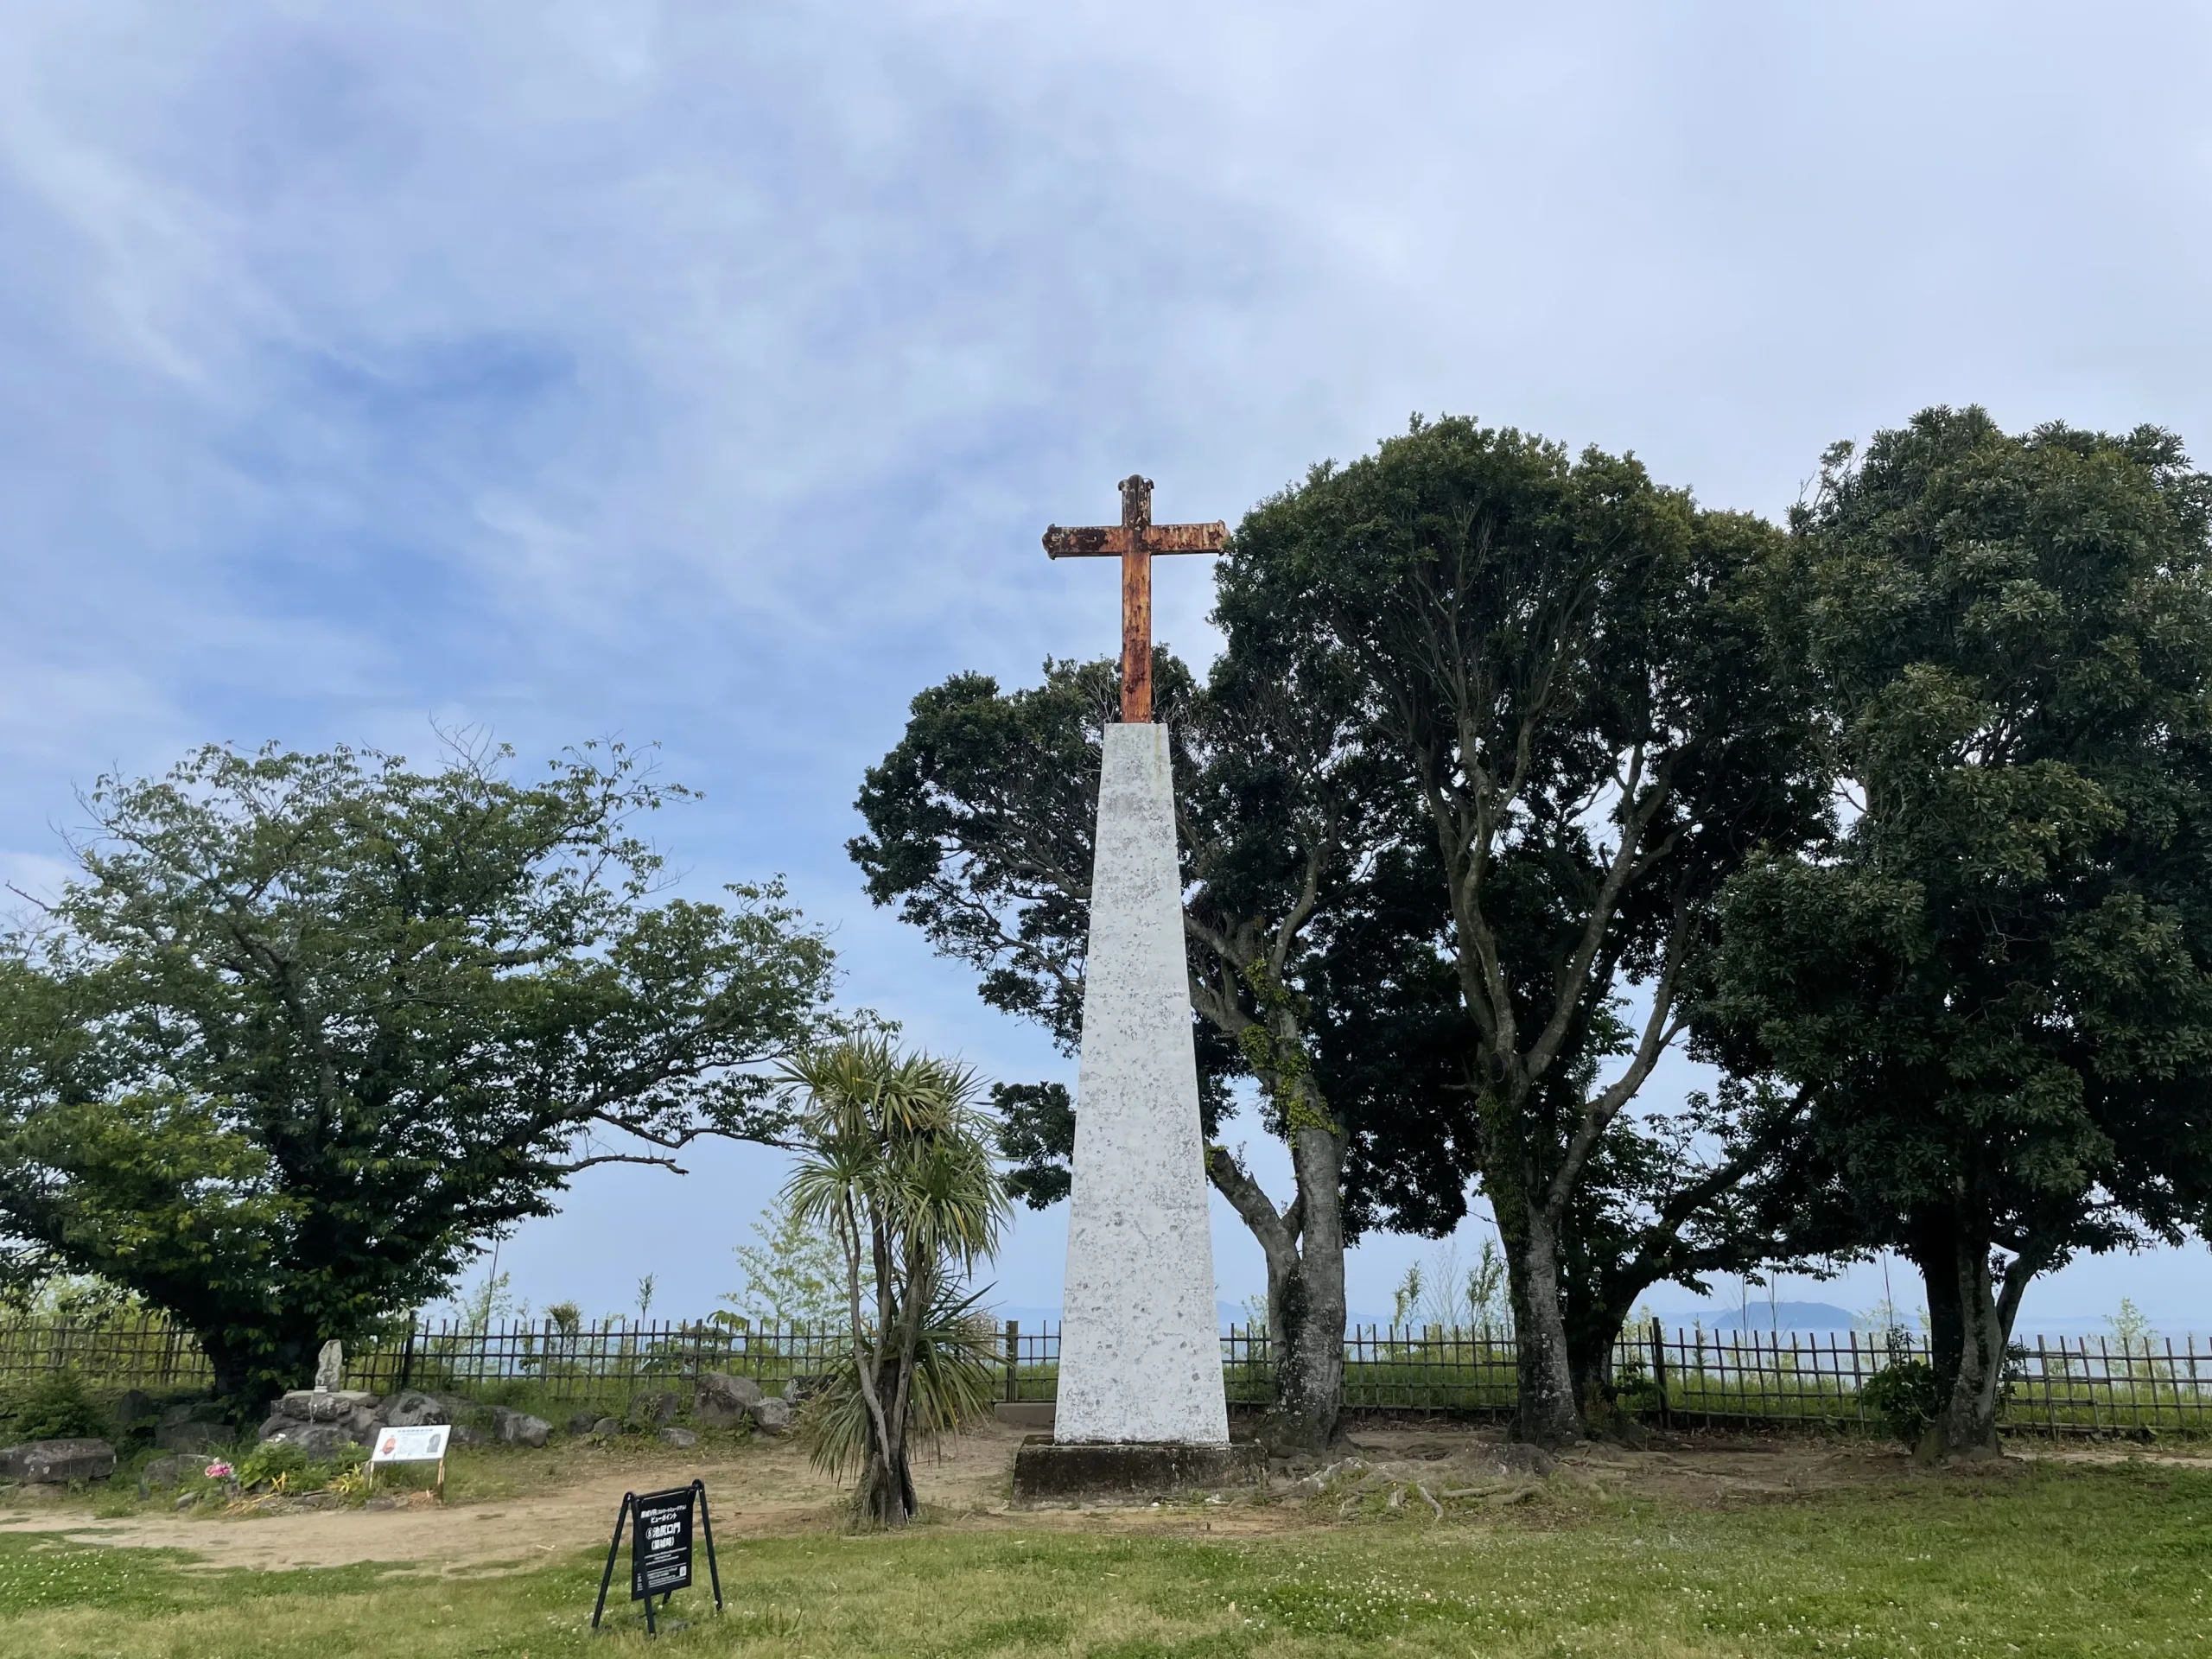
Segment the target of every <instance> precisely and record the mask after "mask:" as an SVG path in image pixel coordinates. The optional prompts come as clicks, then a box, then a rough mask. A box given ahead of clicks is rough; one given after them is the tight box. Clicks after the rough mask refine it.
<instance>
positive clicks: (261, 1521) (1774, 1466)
mask: <svg viewBox="0 0 2212 1659" xmlns="http://www.w3.org/2000/svg"><path fill="white" fill-rule="evenodd" d="M1023 1433H1024V1431H1022V1430H1020V1429H1015V1428H1008V1427H1001V1426H999V1425H996V1424H993V1425H989V1426H987V1427H981V1428H978V1429H976V1430H974V1431H972V1432H970V1433H967V1434H964V1435H962V1436H961V1437H959V1438H958V1439H957V1440H953V1441H950V1442H949V1443H948V1444H947V1445H946V1446H945V1448H944V1455H943V1456H941V1457H938V1458H934V1459H931V1458H925V1459H924V1460H923V1461H922V1462H921V1464H920V1465H918V1467H917V1469H916V1471H915V1475H916V1481H917V1484H918V1487H919V1489H920V1494H921V1497H922V1501H923V1503H924V1505H925V1517H924V1524H926V1525H930V1526H938V1527H950V1528H959V1529H1009V1528H1021V1529H1086V1530H1098V1529H1105V1530H1113V1531H1133V1532H1147V1533H1170V1534H1173V1533H1182V1534H1196V1533H1212V1534H1230V1535H1235V1534H1244V1535H1250V1534H1255V1533H1276V1532H1287V1531H1294V1530H1297V1529H1304V1528H1312V1527H1327V1526H1334V1525H1339V1524H1344V1522H1346V1520H1347V1518H1348V1517H1349V1516H1351V1515H1352V1514H1354V1513H1356V1512H1358V1511H1359V1510H1362V1509H1365V1510H1372V1509H1373V1508H1375V1507H1376V1503H1387V1504H1388V1505H1389V1507H1391V1508H1401V1507H1408V1506H1410V1507H1411V1508H1412V1509H1413V1510H1414V1513H1416V1514H1423V1513H1427V1510H1440V1511H1446V1512H1450V1513H1452V1514H1454V1515H1455V1516H1458V1515H1469V1514H1472V1515H1481V1514H1483V1513H1486V1512H1491V1511H1496V1512H1498V1513H1499V1514H1500V1515H1501V1516H1503V1515H1511V1516H1521V1517H1525V1518H1526V1520H1527V1521H1528V1522H1529V1523H1531V1524H1545V1523H1547V1522H1548V1521H1551V1520H1553V1519H1555V1518H1556V1517H1557V1516H1560V1514H1561V1513H1562V1511H1563V1510H1573V1508H1575V1507H1578V1506H1579V1505H1580V1504H1581V1503H1586V1502H1592V1501H1595V1502H1601V1503H1610V1502H1621V1503H1635V1502H1637V1501H1638V1500H1639V1499H1646V1498H1648V1499H1651V1500H1656V1501H1658V1502H1662V1503H1675V1504H1683V1505H1688V1506H1691V1507H1694V1508H1712V1507H1722V1506H1728V1505H1734V1504H1745V1503H1776V1502H1789V1501H1792V1500H1802V1499H1805V1498H1808V1497H1816V1496H1818V1495H1820V1494H1821V1493H1824V1492H1834V1491H1844V1490H1848V1489H1853V1488H1857V1489H1866V1488H1878V1487H1904V1486H1908V1485H1910V1484H1915V1483H1918V1482H1923V1481H1927V1480H1931V1479H1936V1480H1964V1481H1975V1482H1996V1481H2003V1480H2006V1479H2009V1478H2013V1477H2014V1476H2016V1475H2017V1474H2018V1472H2019V1471H2021V1470H2022V1469H2023V1468H2024V1467H2026V1466H2027V1464H2028V1462H2030V1461H2032V1460H2034V1459H2059V1460H2062V1461H2074V1462H2082V1461H2111V1460H2119V1459H2124V1458H2128V1457H2147V1458H2152V1459H2157V1460H2159V1461H2177V1462H2189V1461H2196V1462H2199V1463H2201V1462H2202V1459H2191V1458H2190V1457H2189V1456H2188V1455H2187V1454H2186V1453H2185V1452H2175V1451H2173V1450H2171V1449H2170V1448H2168V1449H2161V1450H2158V1451H2151V1450H2148V1449H2145V1448H2140V1447H2128V1446H2113V1447H2107V1446H2086V1447H2078V1448H2074V1447H2069V1448H2061V1449H2058V1450H2052V1449H2050V1448H2048V1447H2036V1448H2032V1449H2030V1450H2027V1451H2025V1452H2021V1453H2019V1454H2017V1455H2014V1456H2010V1457H2007V1458H2005V1459H2000V1460H1999V1461H1997V1462H1995V1463H1991V1464H1985V1465H1979V1466H1974V1467H1968V1468H1963V1469H1955V1470H1944V1471H1928V1470H1923V1469H1919V1468H1916V1466H1915V1465H1913V1463H1912V1461H1911V1460H1910V1459H1909V1458H1908V1457H1907V1456H1906V1455H1905V1454H1904V1452H1902V1451H1898V1450H1896V1449H1893V1448H1891V1447H1887V1446H1878V1445H1872V1444H1869V1443H1867V1442H1865V1441H1860V1440H1838V1439H1828V1438H1818V1437H1812V1436H1796V1435H1779V1434H1777V1435H1772V1436H1745V1435H1724V1434H1699V1435H1680V1436H1673V1437H1661V1438H1658V1439H1655V1440H1653V1441H1652V1442H1651V1443H1649V1444H1648V1445H1645V1446H1639V1447H1628V1446H1615V1445H1608V1444H1592V1445H1589V1446H1582V1447H1579V1448H1577V1449H1576V1450H1574V1451H1573V1452H1568V1453H1567V1454H1566V1455H1565V1456H1564V1457H1562V1458H1560V1459H1558V1460H1557V1463H1556V1465H1555V1466H1537V1467H1531V1466H1529V1459H1528V1458H1527V1456H1526V1454H1525V1452H1522V1449H1521V1448H1513V1447H1508V1446H1505V1445H1504V1443H1503V1437H1502V1435H1501V1434H1500V1433H1498V1431H1497V1430H1496V1429H1494V1428H1468V1427H1456V1426H1447V1427H1421V1428H1363V1429H1358V1430H1355V1431H1354V1432H1353V1433H1351V1436H1350V1437H1349V1439H1348V1440H1347V1442H1346V1443H1345V1445H1344V1446H1343V1447H1341V1448H1340V1452H1339V1456H1338V1459H1336V1460H1335V1461H1334V1462H1333V1464H1332V1465H1329V1467H1331V1468H1332V1469H1333V1472H1332V1473H1329V1474H1328V1478H1327V1479H1326V1481H1325V1482H1324V1483H1321V1490H1319V1491H1312V1490H1307V1489H1300V1487H1298V1486H1297V1485H1295V1484H1294V1477H1284V1476H1281V1475H1278V1476H1276V1477H1275V1478H1273V1479H1271V1481H1270V1482H1269V1483H1268V1485H1267V1486H1266V1487H1265V1488H1262V1489H1261V1490H1259V1491H1250V1492H1244V1493H1234V1494H1228V1495H1224V1496H1221V1497H1212V1498H1211V1499H1209V1498H1207V1497H1204V1496H1203V1495H1201V1496H1195V1497H1191V1498H1188V1499H1181V1500H1177V1501H1173V1502H1168V1503H1139V1504H1122V1505H1095V1504H1086V1505H1084V1506H1081V1507H1079V1508H1078V1507H1063V1508H1053V1509H1029V1508H1016V1507H1015V1506H1014V1504H1013V1503H1012V1502H1011V1500H1010V1498H1009V1496H1008V1492H1009V1484H1010V1475H1011V1471H1012V1468H1013V1463H1014V1449H1015V1448H1016V1447H1017V1446H1019V1445H1020V1442H1021V1439H1022V1434H1023ZM533 1455H535V1456H543V1457H545V1458H548V1459H559V1460H560V1462H559V1463H558V1464H557V1465H554V1466H553V1467H551V1468H550V1469H548V1468H543V1467H541V1468H540V1469H539V1470H538V1471H537V1475H536V1478H537V1479H538V1480H539V1481H540V1482H542V1484H543V1490H537V1491H530V1492H527V1493H523V1494H519V1495H514V1496H508V1497H495V1498H487V1499H482V1500H479V1501H475V1502H467V1501H463V1502H456V1503H450V1504H444V1505H441V1504H437V1503H432V1502H430V1501H429V1495H428V1494H426V1493H424V1494H417V1495H416V1499H415V1501H413V1502H411V1503H409V1504H408V1506H407V1507H404V1508H402V1509H396V1510H359V1509H340V1510H317V1511H299V1510H289V1511H283V1512H277V1513H270V1512H266V1511H265V1510H264V1512H258V1513H238V1514H231V1515H224V1516H201V1515H197V1514H191V1515H175V1514H169V1513H163V1512H162V1511H160V1510H146V1511H142V1512H139V1513H136V1514H130V1515H126V1516H95V1515H93V1514H92V1513H91V1512H90V1510H89V1508H88V1506H87V1504H86V1503H85V1502H84V1501H82V1500H72V1501H49V1502H46V1503H22V1502H21V1501H19V1500H14V1499H11V1497H7V1496H0V1532H38V1533H48V1534H51V1533H57V1532H58V1533H61V1534H62V1535H65V1536H66V1537H67V1538H68V1539H69V1540H70V1541H73V1542H77V1543H83V1544H105V1545H111V1546H118V1547H130V1548H172V1549H182V1550H188V1551H190V1552H192V1553H193V1554H194V1555H195V1556H196V1557H198V1558H199V1560H200V1563H201V1564H202V1565H204V1566H206V1567H211V1568H224V1567H252V1568H260V1569H264V1570H270V1569H283V1568H289V1567H340V1566H348V1565H352V1564H354V1563H359V1562H371V1561H378V1562H390V1563H394V1564H409V1565H412V1566H413V1567H416V1569H417V1570H420V1571H423V1572H425V1573H442V1574H445V1575H456V1574H458V1575H472V1574H480V1573H499V1572H512V1571H518V1570H523V1569H525V1568H527V1567H532V1566H535V1565H537V1564H538V1563H540V1562H543V1561H545V1560H551V1559H556V1558H558V1557H561V1556H563V1555H566V1554H573V1553H574V1552H576V1551H580V1550H588V1549H590V1548H594V1546H595V1545H600V1544H602V1543H603V1542H604V1541H605V1540H606V1538H607V1531H608V1529H609V1528H610V1526H611V1525H612V1523H613V1518H614V1514H615V1511H616V1509H617V1507H618V1506H619V1505H620V1503H621V1499H622V1495H623V1493H624V1492H626V1491H649V1490H652V1489H655V1488H660V1487H667V1486H679V1485H684V1484H689V1483H690V1481H691V1480H692V1479H693V1478H702V1479H703V1480H704V1481H705V1482H706V1485H707V1491H708V1494H709V1500H710V1502H711V1503H712V1506H713V1517H714V1526H715V1531H716V1533H718V1534H720V1535H724V1536H730V1537H740V1536H747V1535H788V1534H791V1533H794V1532H823V1533H828V1532H834V1531H837V1530H840V1529H842V1528H843V1526H844V1524H845V1513H846V1511H845V1503H844V1496H845V1495H844V1493H843V1491H842V1490H841V1489H840V1488H839V1487H838V1486H836V1484H834V1483H832V1482H831V1481H830V1480H829V1479H828V1478H826V1477H825V1476H823V1475H822V1474H820V1473H818V1472H817V1471H815V1470H813V1469H811V1468H810V1467H809V1466H808V1464H807V1461H806V1458H805V1455H804V1453H803V1452H801V1451H800V1450H799V1449H798V1447H797V1446H794V1445H792V1444H791V1443H790V1442H788V1441H785V1442H761V1441H753V1442H750V1443H746V1444H742V1445H739V1446H732V1447H729V1448H728V1449H726V1450H721V1451H717V1452H712V1453H709V1454H707V1455H704V1456H702V1455H701V1454H700V1453H699V1452H677V1451H673V1450H671V1451H668V1452H659V1451H658V1449H657V1448H656V1449H655V1450H654V1451H652V1452H634V1451H633V1452H629V1453H627V1454H626V1455H625V1456H624V1457H622V1458H620V1459H611V1458H610V1457H609V1456H608V1454H607V1453H606V1452H603V1451H598V1450H596V1449H595V1448H593V1447H590V1446H588V1445H583V1444H575V1443H572V1444H569V1445H566V1446H560V1445H556V1446H555V1447H554V1448H552V1449H550V1450H549V1451H547V1452H544V1453H542V1454H533ZM1346 1459H1349V1460H1350V1461H1345V1460H1346ZM1538 1461H1539V1463H1540V1464H1544V1463H1548V1460H1538ZM1535 1497H1545V1498H1547V1499H1548V1500H1550V1501H1548V1502H1546V1503H1532V1502H1529V1500H1530V1499H1532V1498H1535Z"/></svg>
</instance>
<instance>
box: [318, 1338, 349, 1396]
mask: <svg viewBox="0 0 2212 1659" xmlns="http://www.w3.org/2000/svg"><path fill="white" fill-rule="evenodd" d="M345 1386H346V1347H345V1344H343V1343H341V1342H340V1341H339V1340H338V1338H335V1337H333V1338H331V1339H330V1340H329V1341H328V1342H326V1343H324V1344H322V1351H321V1353H319V1354H317V1355H316V1356H315V1388H316V1389H317V1390H319V1391H320V1392H321V1393H323V1394H335V1393H337V1392H338V1391H339V1390H340V1389H343V1388H344V1387H345Z"/></svg>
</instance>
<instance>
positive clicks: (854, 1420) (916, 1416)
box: [799, 1287, 1001, 1478]
mask: <svg viewBox="0 0 2212 1659" xmlns="http://www.w3.org/2000/svg"><path fill="white" fill-rule="evenodd" d="M979 1300H981V1299H980V1298H979V1297H977V1296H973V1295H969V1296H960V1295H957V1294H955V1293H954V1292H953V1291H952V1290H951V1289H950V1288H949V1287H940V1288H939V1290H938V1294H937V1298H936V1300H934V1301H932V1302H931V1305H930V1308H929V1311H928V1313H925V1314H924V1315H923V1317H922V1322H921V1325H920V1328H919V1329H918V1331H917V1332H916V1333H915V1338H914V1362H913V1383H912V1389H913V1392H912V1425H911V1432H912V1435H913V1438H914V1440H915V1441H916V1442H918V1443H919V1444H922V1445H927V1444H929V1443H930V1442H931V1441H933V1440H937V1439H938V1437H940V1436H941V1435H944V1434H950V1433H954V1432H955V1431H957V1429H958V1428H959V1427H960V1426H961V1425H962V1424H963V1423H966V1422H969V1421H973V1420H975V1419H976V1418H979V1417H987V1416H988V1415H989V1414H990V1410H991V1402H992V1401H993V1400H994V1398H995V1387H996V1385H997V1383H998V1382H999V1378H1000V1372H999V1364H1000V1363H1001V1361H1000V1355H1001V1350H1000V1348H999V1345H998V1332H997V1330H996V1328H995V1325H994V1324H993V1322H992V1320H991V1318H990V1316H989V1315H988V1313H978V1312H977V1303H978V1301H979ZM799 1436H800V1440H801V1442H802V1443H803V1444H804V1446H806V1448H807V1452H808V1453H809V1455H810V1457H811V1458H812V1459H813V1460H814V1462H815V1464H816V1465H817V1467H820V1468H823V1469H827V1470H829V1471H830V1472H831V1473H832V1474H834V1475H836V1476H837V1477H839V1478H845V1477H847V1476H850V1475H857V1474H859V1473H860V1472H861V1471H862V1470H863V1469H865V1468H866V1467H867V1465H868V1455H869V1452H870V1451H871V1450H872V1448H873V1446H874V1424H873V1422H872V1421H871V1419H870V1417H869V1414H868V1400H867V1396H866V1395H865V1393H864V1392H863V1390H862V1389H861V1362H860V1360H859V1359H858V1357H856V1356H855V1355H853V1354H851V1353H848V1354H846V1355H845V1356H844V1357H843V1358H842V1360H841V1361H840V1363H838V1365H837V1366H836V1369H835V1370H832V1371H831V1372H830V1373H829V1376H828V1378H827V1380H826V1381H825V1382H824V1383H823V1385H822V1387H821V1389H819V1390H818V1391H817V1392H816V1393H814V1394H811V1395H808V1397H807V1400H806V1403H805V1405H804V1407H803V1408H802V1410H801V1414H800V1419H799Z"/></svg>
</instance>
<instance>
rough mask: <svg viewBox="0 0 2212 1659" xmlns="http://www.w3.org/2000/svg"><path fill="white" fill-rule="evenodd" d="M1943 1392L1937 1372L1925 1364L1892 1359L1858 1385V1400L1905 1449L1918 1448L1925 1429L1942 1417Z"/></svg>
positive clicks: (1923, 1362) (1921, 1361)
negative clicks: (1906, 1447)
mask: <svg viewBox="0 0 2212 1659" xmlns="http://www.w3.org/2000/svg"><path fill="white" fill-rule="evenodd" d="M1946 1392H1947V1390H1946V1389H1944V1387H1943V1384H1942V1380H1941V1379H1940V1378H1938V1377H1937V1376H1936V1368H1935V1367H1934V1366H1933V1365H1930V1364H1929V1363H1928V1362H1927V1361H1926V1360H1924V1359H1906V1358H1903V1357H1897V1356H1895V1355H1893V1356H1891V1360H1890V1363H1888V1364H1886V1365H1885V1366H1884V1367H1883V1368H1882V1369H1881V1370H1878V1371H1877V1372H1875V1373H1874V1375H1873V1376H1870V1377H1868V1378H1867V1379H1866V1382H1864V1383H1861V1384H1860V1385H1859V1402H1860V1403H1861V1404H1863V1405H1864V1406H1865V1407H1866V1409H1867V1410H1869V1411H1871V1412H1872V1413H1873V1414H1874V1415H1875V1416H1876V1417H1877V1418H1878V1419H1879V1420H1880V1421H1881V1424H1882V1427H1885V1428H1886V1429H1887V1430H1889V1432H1890V1433H1891V1434H1892V1435H1893V1436H1895V1437H1896V1438H1897V1440H1901V1441H1903V1442H1904V1444H1905V1445H1907V1446H1917V1445H1919V1444H1920V1438H1921V1436H1922V1435H1923V1434H1925V1433H1927V1432H1928V1426H1929V1424H1930V1423H1932V1422H1934V1421H1936V1418H1937V1417H1938V1416H1939V1415H1941V1414H1942V1410H1943V1401H1944V1396H1945V1395H1946Z"/></svg>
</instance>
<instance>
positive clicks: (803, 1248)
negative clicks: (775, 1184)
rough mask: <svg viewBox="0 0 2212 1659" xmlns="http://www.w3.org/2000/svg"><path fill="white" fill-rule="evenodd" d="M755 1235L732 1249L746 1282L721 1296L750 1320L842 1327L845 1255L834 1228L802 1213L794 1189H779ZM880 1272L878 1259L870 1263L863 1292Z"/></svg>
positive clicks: (786, 1325)
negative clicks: (747, 1242) (877, 1268)
mask: <svg viewBox="0 0 2212 1659" xmlns="http://www.w3.org/2000/svg"><path fill="white" fill-rule="evenodd" d="M753 1237H754V1238H755V1239H757V1240H758V1241H759V1243H753V1244H740V1245H738V1246H736V1247H735V1249H734V1251H733V1252H732V1253H733V1254H734V1255H735V1256H736V1257H737V1265H738V1268H739V1269H740V1270H741V1272H742V1273H743V1274H745V1287H744V1288H743V1289H742V1290H740V1291H735V1292H725V1293H724V1294H723V1295H722V1297H721V1300H723V1301H725V1302H727V1303H728V1304H729V1305H730V1306H731V1307H732V1308H734V1310H735V1311H736V1312H737V1313H738V1314H739V1315H741V1317H742V1319H744V1320H745V1321H746V1323H747V1325H748V1326H750V1325H774V1326H779V1327H780V1328H783V1329H785V1330H790V1329H791V1328H793V1327H795V1326H796V1327H803V1328H804V1329H806V1330H809V1331H826V1330H834V1329H836V1326H837V1325H839V1324H840V1323H841V1322H842V1319H844V1316H845V1306H846V1287H845V1258H844V1254H843V1252H842V1251H841V1250H840V1249H838V1248H837V1241H836V1237H835V1236H833V1234H832V1232H831V1230H830V1229H829V1228H828V1227H825V1226H823V1225H822V1224H821V1223H820V1222H819V1221H816V1220H810V1219H809V1218H808V1217H805V1216H804V1215H802V1214H800V1213H799V1211H798V1206H797V1205H795V1204H794V1203H793V1202H792V1200H791V1195H790V1194H789V1193H779V1194H778V1195H777V1197H776V1199H775V1201H774V1202H773V1203H772V1204H771V1205H769V1206H768V1207H767V1208H766V1210H763V1211H761V1212H760V1216H759V1217H757V1218H756V1219H755V1220H754V1221H753ZM874 1276H875V1275H874V1265H873V1264H872V1263H870V1264H867V1265H866V1266H864V1268H863V1270H862V1272H861V1291H862V1294H863V1295H865V1294H867V1293H868V1290H869V1289H870V1288H871V1287H872V1281H874Z"/></svg>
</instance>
